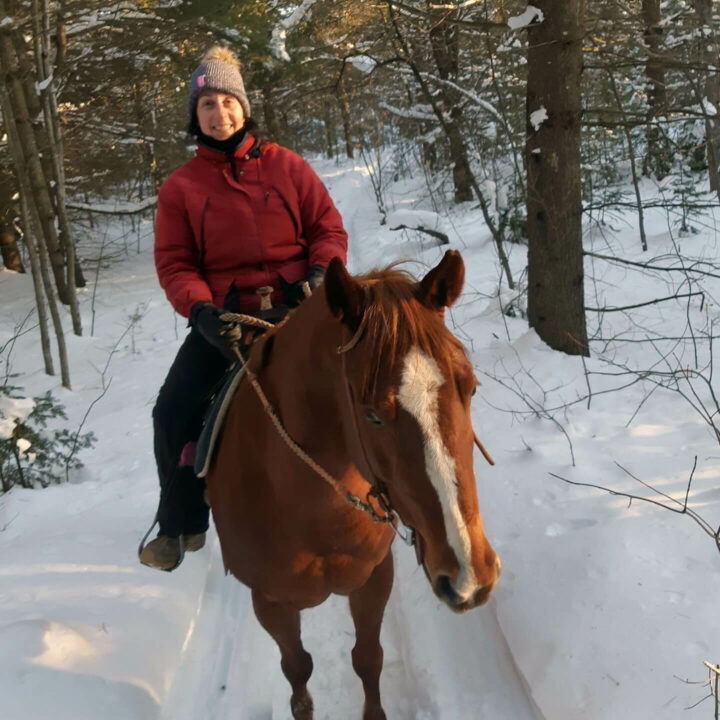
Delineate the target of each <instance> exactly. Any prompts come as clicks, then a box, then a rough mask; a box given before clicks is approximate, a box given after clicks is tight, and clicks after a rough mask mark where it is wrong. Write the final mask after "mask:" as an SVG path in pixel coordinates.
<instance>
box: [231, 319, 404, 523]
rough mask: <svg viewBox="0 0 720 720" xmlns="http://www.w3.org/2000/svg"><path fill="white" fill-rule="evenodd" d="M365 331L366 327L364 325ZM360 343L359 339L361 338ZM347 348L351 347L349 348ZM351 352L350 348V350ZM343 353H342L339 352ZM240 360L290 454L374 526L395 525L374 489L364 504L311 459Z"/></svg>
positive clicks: (254, 322)
mask: <svg viewBox="0 0 720 720" xmlns="http://www.w3.org/2000/svg"><path fill="white" fill-rule="evenodd" d="M220 317H221V319H222V320H229V321H233V322H237V323H241V324H243V325H249V326H251V327H257V328H263V329H265V330H269V329H270V328H277V327H280V326H281V325H282V324H283V323H284V322H285V320H282V322H280V323H277V324H273V323H270V322H267V321H266V320H261V319H260V318H256V317H254V316H252V315H243V314H241V313H231V312H226V313H223V314H222V315H221V316H220ZM361 325H362V326H363V327H364V323H362V324H361ZM358 339H359V336H358ZM355 343H357V340H355ZM346 347H347V346H346ZM347 349H348V350H349V349H350V348H349V347H348V348H347ZM338 350H339V349H338ZM237 357H238V362H240V363H241V365H242V367H243V371H244V373H245V376H246V377H247V379H248V382H249V383H250V385H251V386H252V388H253V390H254V391H255V394H256V395H257V396H258V399H259V400H260V403H261V404H262V406H263V409H264V410H265V413H266V414H267V416H268V417H269V418H270V421H271V422H272V424H273V425H274V426H275V429H276V430H277V432H278V435H280V437H281V438H282V439H283V440H284V442H285V444H286V445H287V446H288V447H289V448H290V450H291V451H292V452H293V453H294V454H295V455H297V457H299V458H300V459H301V460H302V461H303V462H304V463H305V464H306V465H307V466H308V467H310V468H311V469H312V470H313V471H314V472H315V473H316V474H317V475H319V476H320V477H321V478H322V479H323V480H324V481H325V482H326V483H328V485H330V486H331V487H332V488H333V489H334V490H335V492H336V493H337V494H338V495H340V497H342V498H343V500H345V502H346V503H347V504H348V505H352V507H354V508H357V509H358V510H362V511H363V512H365V513H367V514H368V515H369V516H370V517H371V518H372V520H373V522H381V523H393V522H394V521H395V517H396V516H395V513H394V512H393V511H392V510H390V509H386V512H385V514H384V515H380V514H378V512H377V511H376V510H375V508H374V507H373V505H372V503H371V502H370V500H369V498H370V497H376V492H374V491H375V488H373V489H371V490H370V492H369V493H368V497H367V498H366V499H365V500H363V499H362V498H360V497H358V496H357V495H355V494H354V493H352V492H350V491H349V490H348V489H347V488H346V487H345V486H344V485H342V483H340V482H339V481H338V480H336V479H335V478H334V477H333V476H332V475H331V474H330V473H329V472H327V470H325V468H323V467H322V466H321V465H319V464H318V463H317V462H316V461H315V460H313V459H312V458H311V457H310V455H308V454H307V453H306V452H305V451H304V450H303V449H302V448H301V447H300V446H299V445H298V444H297V443H296V442H295V440H293V439H292V437H290V434H289V433H288V431H287V430H286V429H285V426H284V425H283V424H282V421H281V420H280V418H279V417H278V415H277V412H276V411H275V408H274V407H273V406H272V403H271V402H270V401H269V400H268V398H267V395H265V392H264V391H263V389H262V387H261V385H260V382H259V381H258V377H257V375H256V374H255V372H253V371H252V370H251V369H250V368H249V367H248V364H247V361H246V360H245V358H244V357H243V356H242V354H241V353H240V351H237Z"/></svg>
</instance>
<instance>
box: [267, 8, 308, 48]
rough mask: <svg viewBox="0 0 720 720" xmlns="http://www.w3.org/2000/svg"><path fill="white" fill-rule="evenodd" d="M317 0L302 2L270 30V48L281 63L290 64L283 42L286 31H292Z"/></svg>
mask: <svg viewBox="0 0 720 720" xmlns="http://www.w3.org/2000/svg"><path fill="white" fill-rule="evenodd" d="M316 2H317V0H303V1H302V2H301V3H300V5H298V6H297V7H296V8H294V9H293V10H292V11H290V12H288V13H287V15H286V16H285V17H284V18H282V20H281V21H280V22H279V23H278V24H277V25H276V26H275V27H274V28H273V29H272V32H271V33H270V47H271V50H272V53H273V55H274V56H275V57H276V58H277V59H278V60H282V61H283V62H290V55H289V54H288V51H287V48H286V46H285V42H286V40H287V33H288V30H292V28H294V27H295V26H296V25H298V24H299V23H300V22H302V20H303V18H304V17H305V16H306V15H307V14H308V13H309V12H310V10H311V9H312V6H313V5H314V4H315V3H316Z"/></svg>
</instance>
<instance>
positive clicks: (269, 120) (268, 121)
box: [262, 82, 280, 142]
mask: <svg viewBox="0 0 720 720" xmlns="http://www.w3.org/2000/svg"><path fill="white" fill-rule="evenodd" d="M262 97H263V117H264V119H265V130H266V131H267V133H268V135H269V136H270V138H271V139H272V140H274V141H275V142H278V141H279V140H280V127H279V125H278V121H277V112H276V111H275V101H274V99H273V93H272V87H270V85H269V84H268V83H267V82H265V83H263V85H262Z"/></svg>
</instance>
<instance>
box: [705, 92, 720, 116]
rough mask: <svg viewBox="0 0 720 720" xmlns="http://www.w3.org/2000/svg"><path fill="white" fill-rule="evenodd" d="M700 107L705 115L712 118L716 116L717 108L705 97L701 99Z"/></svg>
mask: <svg viewBox="0 0 720 720" xmlns="http://www.w3.org/2000/svg"><path fill="white" fill-rule="evenodd" d="M701 107H702V110H703V112H704V113H705V115H709V116H710V117H714V116H715V115H717V114H718V111H717V108H716V107H715V106H714V105H713V104H712V103H711V102H710V100H708V99H707V98H706V97H704V98H703V99H702V103H701Z"/></svg>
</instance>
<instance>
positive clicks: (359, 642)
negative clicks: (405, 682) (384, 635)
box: [350, 550, 393, 720]
mask: <svg viewBox="0 0 720 720" xmlns="http://www.w3.org/2000/svg"><path fill="white" fill-rule="evenodd" d="M392 584H393V557H392V552H391V551H389V550H388V554H387V555H386V556H385V559H384V560H383V561H382V562H381V563H380V564H379V565H378V566H377V567H376V568H375V570H373V573H372V575H370V578H369V579H368V581H367V582H366V583H365V585H363V586H362V587H361V588H360V589H359V590H356V591H355V592H353V593H350V612H351V613H352V617H353V622H354V623H355V647H354V648H353V650H352V663H353V668H355V672H356V673H357V674H358V675H359V676H360V679H361V680H362V684H363V688H364V689H365V710H364V712H363V720H385V712H384V711H383V709H382V704H381V702H380V671H381V670H382V664H383V649H382V646H381V645H380V626H381V625H382V619H383V613H384V612H385V605H386V604H387V601H388V597H390V590H391V589H392Z"/></svg>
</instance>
